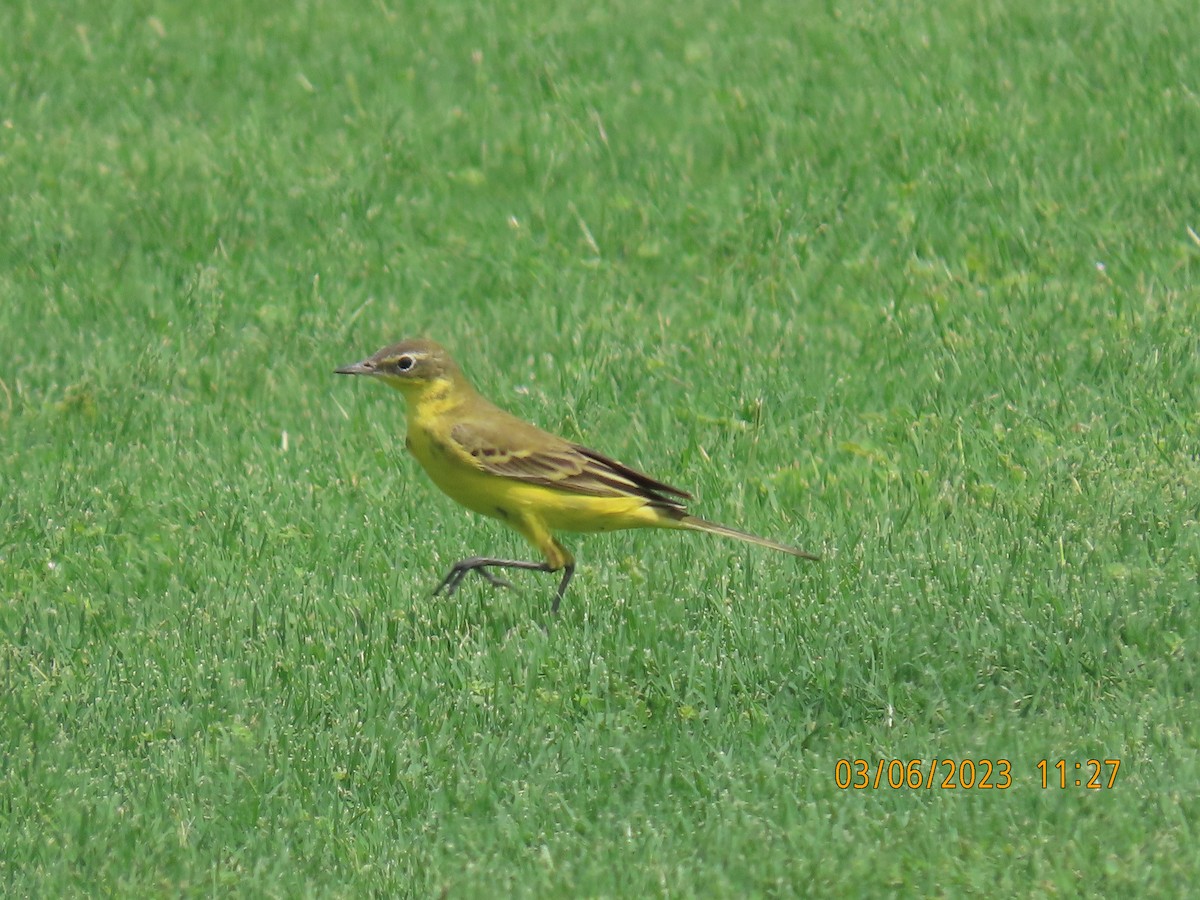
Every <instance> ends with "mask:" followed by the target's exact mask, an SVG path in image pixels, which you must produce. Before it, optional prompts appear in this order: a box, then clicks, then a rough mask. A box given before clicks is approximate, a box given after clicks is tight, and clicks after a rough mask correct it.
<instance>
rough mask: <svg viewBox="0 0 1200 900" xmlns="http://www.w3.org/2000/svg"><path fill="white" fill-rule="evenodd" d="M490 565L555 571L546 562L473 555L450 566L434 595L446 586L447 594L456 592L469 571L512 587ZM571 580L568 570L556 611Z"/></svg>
mask: <svg viewBox="0 0 1200 900" xmlns="http://www.w3.org/2000/svg"><path fill="white" fill-rule="evenodd" d="M488 566H494V567H496V568H498V569H530V570H532V571H535V572H552V571H554V570H553V569H551V568H550V566H549V565H547V564H546V563H544V562H528V561H526V560H523V559H496V558H495V557H492V556H471V557H468V558H467V559H460V560H459V561H458V562H456V563H455V564H454V565H453V566H451V567H450V571H449V572H447V573H446V577H445V578H443V579H442V583H441V584H439V585H438V586H437V588H436V589H435V590H434V592H433V595H434V596H435V597H436V596H437V595H438V594H440V593H441V592H442V589H443V588H445V590H446V596H447V597H451V596H453V595H454V592H455V591H457V590H458V586H459V585H460V584H461V583H462V580H463V579H464V578H466V577H467V573H468V572H478V573H479V574H480V575H482V576H483V577H484V578H485V579H486V580H487V582H488V584H490V585H493V586H494V587H512V584H511V583H510V582H509V581H508V580H507V579H504V578H501V577H500V576H499V575H496V574H494V573H492V572H489V571H488V568H487V567H488ZM573 568H574V567H572V569H573ZM570 580H571V572H570V571H568V572H567V574H566V576H565V577H564V578H563V582H562V584H561V585H560V586H559V590H558V597H557V598H556V599H555V601H554V609H555V611H557V610H558V603H559V601H560V600H562V593H563V591H564V590H566V587H567V582H568V581H570Z"/></svg>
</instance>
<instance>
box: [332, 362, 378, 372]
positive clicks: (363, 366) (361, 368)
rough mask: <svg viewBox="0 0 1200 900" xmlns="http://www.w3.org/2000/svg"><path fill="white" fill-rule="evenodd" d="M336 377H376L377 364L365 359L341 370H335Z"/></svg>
mask: <svg viewBox="0 0 1200 900" xmlns="http://www.w3.org/2000/svg"><path fill="white" fill-rule="evenodd" d="M333 372H334V374H335V375H374V374H376V370H375V363H373V362H371V360H369V359H364V360H363V361H362V362H356V363H351V364H350V365H348V366H342V367H341V368H340V369H334V370H333Z"/></svg>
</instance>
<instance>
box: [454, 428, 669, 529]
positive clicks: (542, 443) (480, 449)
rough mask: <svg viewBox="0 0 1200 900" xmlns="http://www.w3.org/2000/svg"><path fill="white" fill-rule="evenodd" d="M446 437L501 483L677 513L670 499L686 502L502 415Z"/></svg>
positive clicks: (624, 469) (628, 470)
mask: <svg viewBox="0 0 1200 900" xmlns="http://www.w3.org/2000/svg"><path fill="white" fill-rule="evenodd" d="M450 438H451V440H453V441H454V442H455V443H456V444H457V445H458V446H459V448H461V449H462V450H463V451H464V452H466V453H468V454H470V456H471V457H472V458H473V459H474V460H475V461H476V462H477V463H479V465H480V466H481V467H482V468H483V469H484V471H487V472H491V473H492V474H494V475H502V476H503V477H505V478H516V479H518V480H520V481H528V482H530V483H531V484H541V485H545V486H546V487H551V488H556V489H558V490H560V491H570V492H573V493H576V494H587V495H589V496H594V497H630V496H632V497H643V498H645V499H646V500H648V501H650V502H651V503H653V504H655V505H658V506H663V507H667V508H669V509H673V510H676V511H678V512H683V511H684V506H683V504H682V503H681V502H680V501H679V500H677V499H675V498H676V497H681V498H684V499H688V498H690V497H691V494H689V493H687V492H686V491H681V490H680V489H679V488H676V487H671V485H669V484H665V483H663V482H661V481H658V480H657V479H654V478H651V477H650V476H649V475H646V474H643V473H642V472H639V471H637V470H636V469H631V468H629V466H626V465H624V464H623V463H619V462H617V461H616V460H615V459H610V458H609V457H607V456H605V455H604V454H602V453H597V452H596V451H595V450H589V449H588V448H587V447H582V446H580V445H579V444H572V443H570V442H569V441H564V440H563V439H562V438H559V437H555V436H554V435H552V434H549V433H548V432H545V431H542V430H541V429H540V428H535V427H534V426H533V425H530V424H529V423H527V422H522V421H521V420H520V419H517V418H515V417H509V416H507V415H504V416H503V417H502V418H499V417H495V416H491V417H488V420H486V421H481V420H476V421H473V422H459V423H458V424H457V425H455V426H454V427H453V428H451V429H450ZM672 495H673V496H672Z"/></svg>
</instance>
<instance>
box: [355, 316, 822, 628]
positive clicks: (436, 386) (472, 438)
mask: <svg viewBox="0 0 1200 900" xmlns="http://www.w3.org/2000/svg"><path fill="white" fill-rule="evenodd" d="M334 372H335V374H338V375H362V376H367V377H370V378H374V379H377V380H379V381H382V382H383V383H384V384H386V385H388V386H389V387H392V388H395V389H396V390H398V391H400V393H402V394H403V395H404V398H405V401H406V407H407V410H406V413H407V415H406V424H407V435H406V437H405V439H404V444H405V446H406V447H407V448H408V450H409V452H410V453H412V455H413V456H414V457H416V460H417V462H418V463H420V465H421V467H422V468H423V469H424V470H425V472H426V473H427V474H428V475H429V478H430V479H431V480H432V481H433V483H434V484H435V485H436V486H437V487H438V488H440V489H441V490H442V491H443V492H444V493H445V494H447V495H448V496H449V497H450V498H451V499H453V500H455V501H457V502H458V503H460V504H461V505H463V506H465V507H467V508H468V509H470V510H473V511H475V512H477V513H480V514H482V515H484V516H490V517H492V518H495V519H499V520H500V521H501V522H503V523H504V524H505V525H507V526H508V527H509V528H511V529H513V530H514V531H516V532H517V533H518V534H520V535H521V536H522V537H523V538H525V540H526V541H528V542H529V544H530V545H532V546H533V548H534V549H535V550H537V551H538V552H539V553H540V554H541V557H542V559H541V560H540V561H529V560H520V559H501V558H498V557H493V556H471V557H468V558H466V559H462V560H459V561H458V562H456V563H455V564H454V565H453V566H452V567H451V568H450V571H449V572H448V573H447V574H446V576H445V578H443V579H442V581H441V583H440V584H438V586H437V588H436V589H435V590H434V592H433V593H434V596H437V595H438V594H440V593H441V592H442V591H443V590H444V591H445V592H446V596H452V595H453V594H454V592H455V591H456V590H457V589H458V587H459V585H460V584H461V583H462V581H463V579H464V578H465V577H466V576H467V575H468V574H469V573H471V572H477V573H478V574H479V575H480V576H481V577H483V578H484V579H485V580H486V581H487V582H488V583H489V584H491V585H493V586H497V587H511V586H512V585H511V582H509V581H508V580H507V579H505V578H503V577H501V576H499V575H497V574H496V573H495V572H493V571H492V570H493V569H526V570H532V571H540V572H558V573H561V577H560V579H559V582H558V590H557V592H556V593H555V596H554V603H553V606H552V607H551V614H552V615H557V614H558V610H559V605H560V604H561V603H562V599H563V595H564V594H566V591H567V585H569V584H570V583H571V578H572V577H573V576H574V574H575V557H574V555H573V554H572V553H571V551H570V550H568V549H567V548H566V547H564V546H563V544H562V543H561V542H560V541H559V539H558V538H557V537H556V536H555V535H556V533H557V532H564V531H567V532H603V531H614V530H617V529H624V528H672V529H683V530H687V531H702V532H707V533H709V534H716V535H721V536H723V537H728V538H735V539H737V540H740V541H746V542H748V543H751V544H757V545H758V546H760V547H768V548H770V549H772V550H778V551H780V552H783V553H788V554H791V555H792V556H796V557H799V558H801V559H806V560H819V559H820V557H819V556H817V555H815V554H812V553H808V552H805V551H804V550H799V549H797V548H795V547H791V546H788V545H787V544H782V543H779V542H778V541H773V540H770V539H769V538H764V537H759V536H758V535H754V534H750V533H748V532H745V531H740V530H738V529H736V528H730V527H728V526H726V525H718V524H717V523H716V522H710V521H707V520H706V519H701V518H699V517H697V516H693V515H691V514H689V513H688V510H687V506H686V504H685V502H684V501H687V500H691V499H692V495H691V494H689V493H688V492H687V491H684V490H681V489H680V488H677V487H672V486H671V485H669V484H666V483H665V482H662V481H659V480H658V479H656V478H652V477H650V476H649V475H646V474H644V473H643V472H639V471H638V470H637V469H634V468H631V467H630V466H627V465H625V464H624V463H621V462H618V461H617V460H615V459H612V458H610V457H608V456H605V455H604V454H603V453H600V452H598V451H596V450H592V449H589V448H588V447H585V446H583V445H582V444H578V443H575V442H574V441H569V440H566V439H565V438H561V437H558V436H556V435H554V434H551V433H550V432H548V431H543V430H542V429H540V428H538V427H537V426H535V425H533V424H531V423H529V422H526V421H524V420H522V419H519V418H517V417H516V416H514V415H512V414H511V413H509V412H506V411H505V410H503V409H501V408H500V407H498V406H496V405H494V404H493V403H491V402H490V401H489V400H487V399H485V398H484V397H483V396H482V395H481V394H480V393H479V392H478V391H476V390H475V388H474V387H473V386H472V384H471V382H470V381H469V380H468V379H467V377H466V376H465V375H464V374H463V372H462V369H460V368H459V366H458V364H457V363H456V362H455V361H454V360H453V359H452V358H451V356H450V354H449V353H447V352H446V350H445V348H443V347H442V346H441V345H439V344H437V343H436V342H434V341H432V340H428V339H426V338H412V339H408V340H403V341H401V342H400V343H397V344H392V345H390V346H387V347H384V348H383V349H382V350H379V351H378V352H377V353H375V354H373V355H371V356H369V357H367V358H366V359H364V360H361V361H360V362H356V363H352V364H351V365H347V366H342V367H341V368H338V369H335V370H334Z"/></svg>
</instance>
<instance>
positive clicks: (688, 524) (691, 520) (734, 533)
mask: <svg viewBox="0 0 1200 900" xmlns="http://www.w3.org/2000/svg"><path fill="white" fill-rule="evenodd" d="M679 525H680V527H681V528H688V529H691V530H692V531H707V532H708V533H709V534H719V535H721V536H722V537H729V538H735V539H737V540H739V541H745V542H746V543H748V544H758V546H760V547H770V548H771V549H772V550H779V551H780V552H782V553H790V554H791V555H792V556H798V557H800V558H801V559H811V560H814V561H815V560H819V559H820V558H821V557H819V556H814V555H813V554H811V553H805V552H804V551H803V550H797V549H796V548H795V547H789V546H788V545H787V544H781V543H779V542H778V541H772V540H768V539H767V538H762V537H759V536H758V535H757V534H749V533H748V532H745V531H738V530H737V529H736V528H730V527H728V526H726V525H718V524H717V523H716V522H710V521H708V520H707V519H700V518H697V517H696V516H683V517H682V518H681V519H679Z"/></svg>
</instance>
